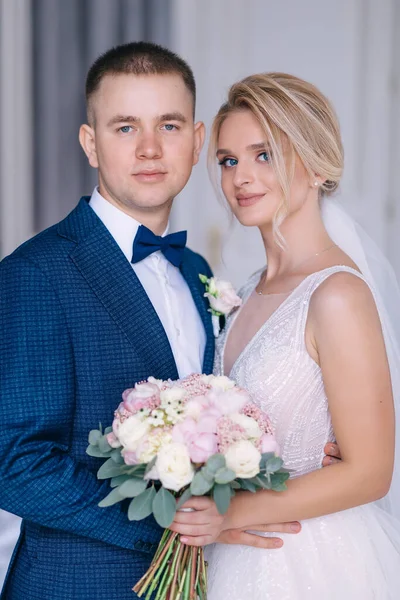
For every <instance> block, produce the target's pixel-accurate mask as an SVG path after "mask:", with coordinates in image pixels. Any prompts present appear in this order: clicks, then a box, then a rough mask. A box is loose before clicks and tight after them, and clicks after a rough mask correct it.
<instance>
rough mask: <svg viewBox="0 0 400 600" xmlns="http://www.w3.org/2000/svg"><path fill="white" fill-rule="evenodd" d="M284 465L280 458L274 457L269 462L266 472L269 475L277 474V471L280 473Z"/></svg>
mask: <svg viewBox="0 0 400 600" xmlns="http://www.w3.org/2000/svg"><path fill="white" fill-rule="evenodd" d="M282 465H283V460H282V459H281V458H279V456H274V457H273V458H270V459H269V460H268V461H267V464H266V471H267V473H275V472H276V471H279V469H280V468H281V467H282Z"/></svg>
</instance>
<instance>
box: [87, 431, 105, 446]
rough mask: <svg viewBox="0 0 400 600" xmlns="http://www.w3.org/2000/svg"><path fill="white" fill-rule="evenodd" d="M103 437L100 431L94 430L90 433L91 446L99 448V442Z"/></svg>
mask: <svg viewBox="0 0 400 600" xmlns="http://www.w3.org/2000/svg"><path fill="white" fill-rule="evenodd" d="M101 437H102V434H101V431H99V430H98V429H92V431H90V432H89V444H91V445H93V446H97V442H98V441H99V439H100V438H101Z"/></svg>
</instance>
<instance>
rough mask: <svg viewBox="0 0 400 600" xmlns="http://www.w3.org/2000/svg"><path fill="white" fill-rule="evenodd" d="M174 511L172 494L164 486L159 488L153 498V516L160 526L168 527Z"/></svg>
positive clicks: (174, 505)
mask: <svg viewBox="0 0 400 600" xmlns="http://www.w3.org/2000/svg"><path fill="white" fill-rule="evenodd" d="M175 513H176V501H175V498H174V496H173V495H172V494H171V492H169V491H168V490H166V489H165V488H163V487H162V488H160V489H159V490H158V492H157V494H156V497H155V498H154V500H153V514H154V518H155V520H156V521H157V523H158V524H159V525H160V527H169V526H170V525H171V523H172V521H173V520H174V517H175Z"/></svg>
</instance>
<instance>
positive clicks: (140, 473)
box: [126, 464, 146, 478]
mask: <svg viewBox="0 0 400 600" xmlns="http://www.w3.org/2000/svg"><path fill="white" fill-rule="evenodd" d="M126 472H127V473H128V475H135V477H142V478H143V477H144V474H145V472H146V465H143V464H140V465H134V466H133V467H129V469H128V470H127V471H126Z"/></svg>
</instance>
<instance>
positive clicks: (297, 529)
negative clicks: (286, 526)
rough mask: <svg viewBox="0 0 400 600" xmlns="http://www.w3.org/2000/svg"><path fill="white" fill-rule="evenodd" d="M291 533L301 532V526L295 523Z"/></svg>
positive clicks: (291, 527)
mask: <svg viewBox="0 0 400 600" xmlns="http://www.w3.org/2000/svg"><path fill="white" fill-rule="evenodd" d="M290 531H300V525H297V523H293V524H292V525H291V526H290Z"/></svg>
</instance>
